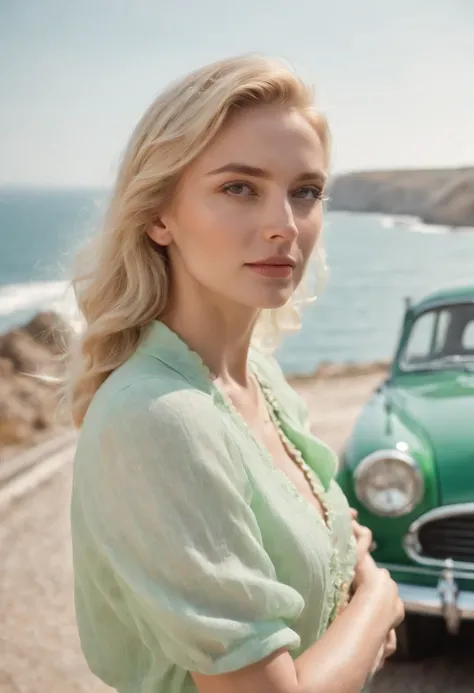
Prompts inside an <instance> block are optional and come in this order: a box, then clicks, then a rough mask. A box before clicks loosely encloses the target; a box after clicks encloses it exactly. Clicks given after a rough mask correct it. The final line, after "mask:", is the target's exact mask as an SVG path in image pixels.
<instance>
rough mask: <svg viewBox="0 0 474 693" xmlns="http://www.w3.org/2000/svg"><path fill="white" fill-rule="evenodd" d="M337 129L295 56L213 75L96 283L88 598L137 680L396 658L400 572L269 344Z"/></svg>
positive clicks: (80, 384) (89, 333)
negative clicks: (319, 107)
mask: <svg viewBox="0 0 474 693" xmlns="http://www.w3.org/2000/svg"><path fill="white" fill-rule="evenodd" d="M328 140H329V137H328V131H327V126H326V123H325V121H324V119H323V118H322V116H321V115H319V114H318V113H317V112H316V111H315V110H314V108H313V107H312V103H311V94H310V92H309V91H308V89H307V88H306V87H305V86H304V85H303V84H302V83H301V82H300V81H299V80H298V79H297V78H296V77H295V76H294V75H293V74H291V72H289V71H288V70H287V69H285V68H284V67H283V66H282V65H280V64H278V63H275V62H273V61H270V60H267V59H264V58H260V57H244V58H238V59H232V60H227V61H223V62H220V63H217V64H213V65H210V66H208V67H206V68H204V69H202V70H199V71H198V72H196V73H193V74H192V75H190V76H189V77H187V78H186V79H184V80H183V81H181V82H179V83H177V84H175V85H174V86H172V87H171V88H170V89H169V90H168V91H166V92H165V93H164V94H162V95H161V96H160V97H159V98H158V99H157V100H156V101H155V103H154V104H153V105H152V106H151V108H150V109H149V110H148V112H147V113H146V114H145V116H144V117H143V119H142V121H141V122H140V123H139V125H138V127H137V129H136V131H135V133H134V135H133V137H132V140H131V143H130V145H129V148H128V150H127V152H126V154H125V157H124V160H123V162H122V165H121V168H120V172H119V174H118V179H117V183H116V187H115V191H114V195H113V198H112V201H111V205H110V209H109V214H108V217H107V220H106V225H105V230H104V232H103V233H102V235H101V236H100V238H99V246H98V247H96V248H95V249H94V252H93V259H94V263H95V264H94V266H93V267H92V268H90V269H89V270H88V271H87V272H85V273H83V274H82V275H81V276H80V278H79V279H78V280H77V282H76V291H77V297H78V303H79V307H80V309H81V311H82V313H83V315H84V318H85V323H86V327H85V332H84V335H83V339H82V342H81V345H80V350H79V356H78V367H77V369H76V373H75V376H74V380H73V388H72V409H73V415H74V419H75V422H76V424H77V426H78V427H80V428H81V433H80V440H79V445H78V448H77V454H76V459H75V473H74V487H73V497H72V532H73V549H74V566H75V595H76V610H77V618H78V625H79V630H80V636H81V642H82V647H83V650H84V653H85V656H86V658H87V661H88V663H89V666H90V668H91V669H92V671H93V672H95V674H96V675H97V676H99V677H100V678H101V679H103V680H104V681H105V682H106V683H107V684H109V685H110V686H112V687H114V688H116V689H117V690H118V691H120V692H123V693H125V692H127V693H128V692H132V691H133V692H134V693H138V692H139V691H150V692H151V691H153V693H185V692H190V691H199V692H200V693H214V692H216V691H219V693H257V692H258V693H300V692H303V691H305V692H308V693H309V692H311V693H323V692H324V693H331V691H336V690H337V691H339V692H341V693H352V692H353V691H359V690H360V689H361V688H362V686H363V685H364V682H365V681H366V680H367V677H368V676H369V675H370V672H371V671H372V670H373V668H374V662H376V660H377V656H379V658H380V657H382V658H383V657H384V656H385V655H386V654H387V653H389V652H390V651H391V645H390V644H389V645H388V648H387V645H386V643H387V638H388V641H389V642H390V641H391V636H389V634H390V633H391V632H392V629H393V628H394V627H395V626H396V625H397V624H398V623H399V622H400V620H401V618H402V612H403V609H402V607H401V603H400V601H399V598H398V595H397V590H396V587H395V585H394V583H393V582H392V581H391V579H390V577H389V576H388V574H387V573H386V572H385V571H381V570H379V569H378V568H377V567H376V566H375V563H374V562H373V560H372V559H371V557H370V555H369V553H368V546H367V542H368V533H367V532H364V531H363V530H362V529H361V528H360V527H359V526H358V525H357V524H356V525H355V536H356V539H358V549H359V557H358V560H357V556H356V550H355V548H356V547H355V542H354V536H353V525H352V518H351V514H350V510H349V508H348V506H347V503H346V501H345V498H344V497H343V495H342V493H341V491H340V490H339V488H338V486H337V485H336V484H335V482H334V480H333V478H334V473H335V467H336V458H335V455H334V454H333V453H332V452H331V451H330V450H329V449H328V448H327V447H326V446H325V445H324V444H323V443H321V442H320V441H319V440H317V439H316V438H314V436H313V435H312V434H311V432H310V430H309V427H308V424H307V413H306V410H305V407H304V406H303V404H302V402H301V400H300V399H299V398H298V397H297V395H296V394H295V393H294V392H293V390H292V389H291V388H290V387H289V386H288V385H287V383H286V381H285V379H284V377H283V375H282V373H281V371H280V369H279V367H278V366H277V364H276V361H275V360H274V359H273V358H272V357H270V356H269V355H268V353H267V352H268V347H269V344H270V343H272V344H273V343H274V342H275V337H276V331H277V329H278V326H279V325H281V324H282V323H285V322H286V323H288V322H289V321H291V319H292V318H293V319H294V318H295V312H294V308H291V305H292V302H293V305H294V301H295V299H296V300H298V292H300V293H301V291H302V287H303V286H304V284H305V281H304V275H305V270H306V268H307V265H308V262H309V260H310V257H311V256H312V255H313V253H314V252H315V250H316V251H317V248H318V241H319V235H320V232H321V224H322V198H323V193H324V183H325V180H326V178H327V170H328V158H329V153H328V149H329V142H328ZM315 254H316V255H317V252H316V253H315ZM300 298H301V296H300ZM255 342H257V344H256V345H255ZM262 345H264V346H265V349H263V348H262ZM356 561H357V563H356ZM351 587H352V589H351ZM350 592H351V594H353V596H352V597H351V599H349V593H350ZM384 643H385V649H384Z"/></svg>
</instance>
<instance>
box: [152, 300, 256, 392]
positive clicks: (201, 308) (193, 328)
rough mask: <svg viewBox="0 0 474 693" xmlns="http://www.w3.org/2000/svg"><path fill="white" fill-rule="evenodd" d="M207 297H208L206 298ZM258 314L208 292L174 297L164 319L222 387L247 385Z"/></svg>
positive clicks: (253, 310)
mask: <svg viewBox="0 0 474 693" xmlns="http://www.w3.org/2000/svg"><path fill="white" fill-rule="evenodd" d="M205 294H207V295H205ZM258 313H259V311H257V310H255V309H252V308H248V307H246V306H241V305H240V306H239V305H235V304H231V303H230V302H229V301H225V300H223V299H221V298H219V297H215V296H213V297H211V296H209V294H208V292H207V290H202V289H201V290H200V291H196V292H195V291H192V292H188V295H187V296H186V298H185V299H184V297H183V296H179V295H176V293H175V294H174V295H173V298H172V300H171V301H170V308H169V310H168V311H167V312H166V314H165V315H164V316H163V317H162V318H161V320H162V322H164V323H165V324H166V325H167V326H168V327H169V328H170V329H171V330H173V332H175V333H176V334H177V335H178V336H179V337H180V338H181V339H182V340H183V341H184V342H185V343H186V344H187V345H188V346H189V348H190V349H192V351H195V352H196V353H197V354H199V356H200V357H201V358H202V360H203V362H204V363H205V365H206V366H207V367H208V368H209V370H210V371H211V373H212V374H213V376H214V377H216V378H218V379H219V380H220V381H221V382H222V383H224V384H225V383H231V382H234V383H238V384H239V385H240V386H242V387H245V386H247V385H248V370H247V363H248V352H249V348H250V341H251V337H252V332H253V328H254V325H255V322H256V319H257V317H258Z"/></svg>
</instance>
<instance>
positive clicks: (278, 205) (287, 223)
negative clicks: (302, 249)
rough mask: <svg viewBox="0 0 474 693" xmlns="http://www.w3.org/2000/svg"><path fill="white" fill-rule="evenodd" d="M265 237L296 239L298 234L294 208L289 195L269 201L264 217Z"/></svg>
mask: <svg viewBox="0 0 474 693" xmlns="http://www.w3.org/2000/svg"><path fill="white" fill-rule="evenodd" d="M264 229H265V237H266V238H268V239H270V238H278V237H279V238H281V239H284V240H294V239H295V238H296V237H297V235H298V227H297V226H296V221H295V216H294V213H293V209H292V206H291V203H290V200H288V198H287V197H285V198H284V199H279V200H276V199H273V200H271V201H269V202H268V205H267V209H266V210H265V219H264Z"/></svg>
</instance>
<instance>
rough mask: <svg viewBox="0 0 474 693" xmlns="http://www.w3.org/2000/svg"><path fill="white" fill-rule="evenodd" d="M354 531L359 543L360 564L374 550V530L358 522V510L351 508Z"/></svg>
mask: <svg viewBox="0 0 474 693" xmlns="http://www.w3.org/2000/svg"><path fill="white" fill-rule="evenodd" d="M350 510H351V517H352V531H353V532H354V537H355V540H356V543H357V565H360V564H361V562H362V561H363V559H364V558H365V557H366V556H367V555H368V554H370V552H371V551H373V548H374V540H373V536H372V532H371V531H370V529H369V528H368V527H363V526H362V525H360V524H359V523H358V522H357V514H358V513H357V510H355V509H354V508H351V509H350Z"/></svg>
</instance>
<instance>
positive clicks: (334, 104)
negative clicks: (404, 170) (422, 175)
mask: <svg viewBox="0 0 474 693" xmlns="http://www.w3.org/2000/svg"><path fill="white" fill-rule="evenodd" d="M252 51H257V52H261V53H262V52H263V53H267V54H269V55H272V56H275V57H281V58H283V59H284V60H286V61H287V62H289V63H290V64H291V65H292V66H293V67H294V68H295V69H296V70H297V71H298V73H299V74H300V75H301V76H302V77H303V78H305V79H307V80H309V81H310V82H312V83H313V84H315V86H316V93H317V97H318V104H319V106H320V107H321V108H322V110H323V111H324V112H325V113H326V114H327V116H328V118H329V121H330V125H331V129H332V132H333V139H334V151H333V154H334V158H333V170H334V172H335V173H338V172H342V171H351V170H360V169H373V168H384V169H386V168H400V167H409V168H418V167H436V166H462V165H473V164H474V87H473V75H474V0H397V2H396V3H389V2H388V1H387V2H384V1H383V0H324V1H322V0H291V1H289V0H238V1H237V0H233V1H232V2H225V0H168V1H165V0H134V1H133V2H131V0H78V1H77V2H64V0H0V185H34V186H41V187H45V186H55V187H58V186H61V187H63V186H65V187H71V186H80V187H103V186H108V185H109V184H110V183H111V182H112V181H113V176H114V172H115V167H116V165H117V162H118V160H119V157H120V154H121V152H122V150H123V148H124V147H125V145H126V142H127V139H128V137H129V136H130V134H131V131H132V129H133V128H134V126H135V124H136V122H137V121H138V120H139V118H140V117H141V115H142V113H143V111H144V110H145V109H146V107H147V106H148V105H149V103H150V102H151V101H152V100H153V99H154V97H155V96H156V95H157V93H159V91H160V89H161V88H162V87H164V86H165V85H166V84H167V83H168V82H169V81H170V80H173V79H175V78H176V77H178V76H180V75H183V74H185V73H186V72H187V71H189V70H191V69H195V68H196V67H198V66H200V65H203V64H205V63H207V62H210V61H213V60H216V59H218V58H222V57H225V56H230V55H235V54H240V53H246V52H252Z"/></svg>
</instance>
